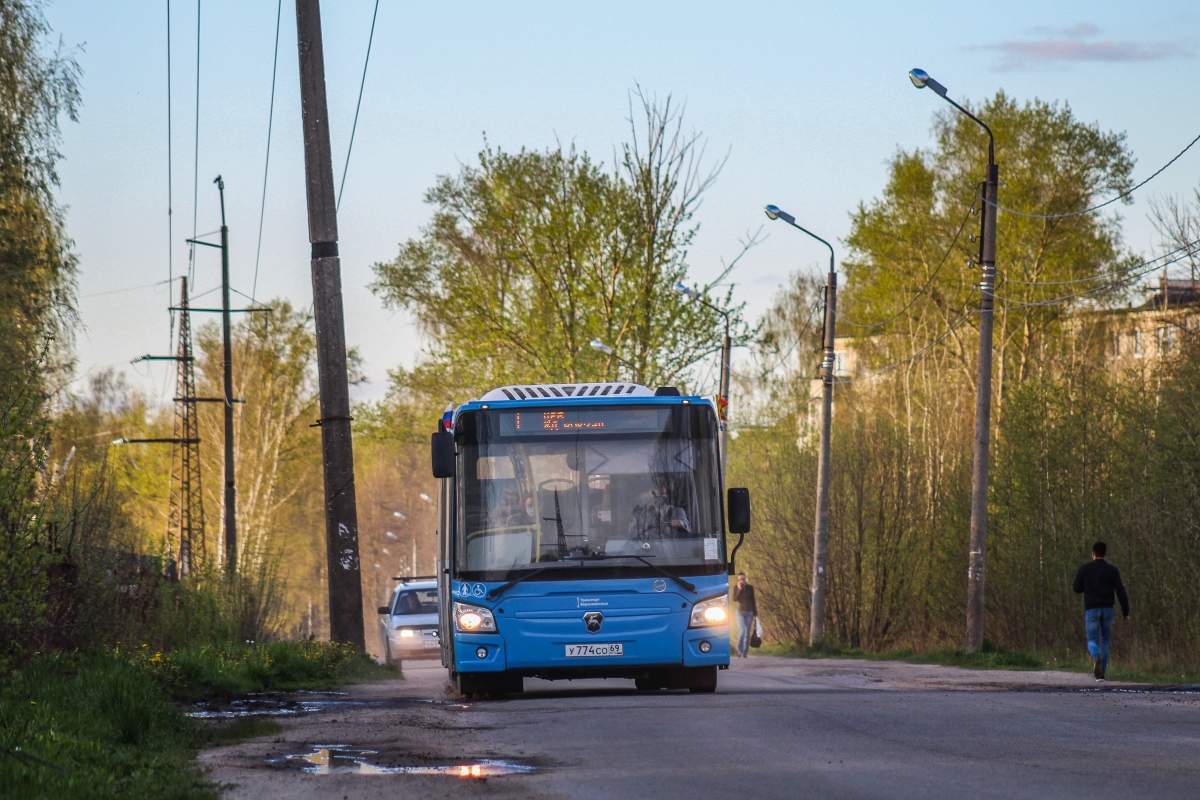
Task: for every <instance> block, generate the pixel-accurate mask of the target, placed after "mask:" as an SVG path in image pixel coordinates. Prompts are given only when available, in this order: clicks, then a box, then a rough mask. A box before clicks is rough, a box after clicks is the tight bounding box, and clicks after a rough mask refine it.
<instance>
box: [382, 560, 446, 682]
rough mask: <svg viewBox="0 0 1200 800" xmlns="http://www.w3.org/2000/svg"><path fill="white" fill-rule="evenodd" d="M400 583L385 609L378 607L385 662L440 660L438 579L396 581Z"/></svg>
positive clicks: (403, 579) (402, 579)
mask: <svg viewBox="0 0 1200 800" xmlns="http://www.w3.org/2000/svg"><path fill="white" fill-rule="evenodd" d="M397 580H399V581H400V584H399V585H398V586H397V587H396V588H395V590H394V591H393V592H392V597H391V600H390V601H389V602H388V604H387V605H386V606H380V607H379V636H380V640H381V643H382V644H383V657H384V660H385V663H388V664H399V663H400V662H401V661H402V660H404V659H414V658H438V657H440V656H441V643H440V641H439V640H438V590H437V579H436V578H397Z"/></svg>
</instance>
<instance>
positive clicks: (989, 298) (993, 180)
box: [908, 69, 1000, 653]
mask: <svg viewBox="0 0 1200 800" xmlns="http://www.w3.org/2000/svg"><path fill="white" fill-rule="evenodd" d="M908 78H909V80H911V81H912V82H913V85H914V86H916V87H917V88H918V89H923V88H925V87H926V86H928V87H929V88H930V89H933V91H934V92H935V93H937V94H938V95H940V96H941V97H942V98H943V99H944V100H945V101H946V102H947V103H949V104H950V105H952V106H954V107H955V108H957V109H958V110H959V111H961V112H962V113H964V114H966V115H967V116H968V117H970V118H971V119H972V120H974V121H975V122H977V123H978V124H979V126H980V127H981V128H983V129H984V130H985V131H987V135H988V163H987V175H986V178H985V180H984V182H983V211H982V213H981V214H980V217H981V219H980V221H979V227H980V236H979V266H980V269H981V272H982V278H981V280H980V282H979V374H978V378H977V380H976V382H975V458H974V465H973V469H972V472H971V552H970V555H969V556H968V560H967V652H968V653H978V652H979V651H980V650H981V649H982V648H983V575H984V552H985V550H986V548H987V490H988V440H989V436H990V431H991V418H992V322H993V319H992V318H993V315H994V312H993V308H994V306H995V297H994V295H993V292H994V291H995V288H996V188H997V185H998V184H999V182H1000V171H999V169H998V168H997V167H996V137H995V136H993V135H992V129H991V128H989V127H988V126H987V125H986V124H985V123H984V122H983V120H981V119H979V117H977V116H975V115H974V114H972V113H971V112H970V111H967V110H966V109H965V108H963V107H962V106H960V105H959V104H958V103H956V102H954V100H952V99H951V98H950V97H949V96H948V95H947V94H946V87H945V86H942V85H941V84H940V83H938V82H937V81H935V80H934V79H933V78H931V77H929V73H928V72H926V71H925V70H923V69H914V70H911V71H910V72H909V73H908Z"/></svg>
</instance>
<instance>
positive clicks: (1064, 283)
mask: <svg viewBox="0 0 1200 800" xmlns="http://www.w3.org/2000/svg"><path fill="white" fill-rule="evenodd" d="M1195 244H1196V242H1187V243H1186V244H1183V245H1180V246H1179V247H1176V248H1175V249H1174V250H1171V251H1169V252H1166V253H1163V254H1162V255H1160V256H1158V257H1157V258H1153V259H1151V260H1150V261H1143V262H1142V263H1141V264H1134V265H1133V266H1130V267H1121V268H1119V269H1115V270H1113V271H1112V272H1107V273H1104V274H1102V275H1092V276H1089V277H1086V278H1072V279H1071V280H1066V281H1016V280H1010V279H1005V280H1004V283H1006V284H1007V283H1013V284H1017V285H1018V286H1068V285H1071V284H1075V283H1090V282H1091V281H1098V280H1103V279H1104V278H1110V277H1114V276H1117V275H1121V274H1123V273H1125V272H1129V271H1131V270H1135V269H1141V268H1142V267H1144V266H1146V265H1147V264H1150V263H1152V262H1154V261H1161V260H1162V259H1164V258H1168V257H1170V256H1173V255H1175V254H1176V253H1178V252H1179V251H1180V250H1189V255H1190V254H1191V251H1190V249H1189V248H1191V247H1192V246H1194V245H1195Z"/></svg>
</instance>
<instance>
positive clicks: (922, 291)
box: [834, 190, 979, 328]
mask: <svg viewBox="0 0 1200 800" xmlns="http://www.w3.org/2000/svg"><path fill="white" fill-rule="evenodd" d="M978 198H979V192H978V190H976V192H975V197H973V198H971V206H970V208H968V209H967V213H966V214H965V215H963V220H962V222H961V223H960V224H959V226H958V230H957V231H955V233H954V238H953V239H951V240H950V246H949V247H947V248H946V252H945V253H944V254H942V260H941V261H939V262H938V265H937V266H936V267H934V270H933V272H932V273H931V274H930V275H929V279H928V280H927V281H925V285H924V286H922V287H921V288H920V289H919V290H917V293H916V294H914V295H913V297H912V299H911V300H909V301H908V303H907V305H905V306H904V308H902V309H900V310H899V311H897V312H896V313H895V314H892V315H891V316H890V317H888V318H887V319H885V320H883V321H881V322H867V323H864V322H855V321H854V320H852V319H848V318H846V317H843V316H842V315H841V314H837V313H835V314H834V316H835V317H837V318H838V319H839V320H841V321H842V322H845V323H846V324H847V325H850V326H853V327H855V328H881V327H883V326H884V325H887V324H888V323H889V322H891V321H892V320H894V319H896V318H897V317H899V316H900V315H901V314H903V313H904V312H905V311H908V310H909V309H910V308H912V307H913V305H914V304H915V303H916V302H917V300H919V299H920V298H921V295H923V294H925V292H926V290H927V289H929V287H930V286H932V285H933V281H934V279H935V278H936V277H937V276H938V272H940V271H941V269H942V266H943V265H944V264H945V263H946V261H947V260H948V259H949V258H950V254H951V253H953V252H954V248H955V246H956V245H957V244H958V238H959V237H960V236H962V232H963V230H964V229H965V228H966V227H967V222H968V221H969V220H970V219H971V215H972V214H973V213H975V200H977V199H978Z"/></svg>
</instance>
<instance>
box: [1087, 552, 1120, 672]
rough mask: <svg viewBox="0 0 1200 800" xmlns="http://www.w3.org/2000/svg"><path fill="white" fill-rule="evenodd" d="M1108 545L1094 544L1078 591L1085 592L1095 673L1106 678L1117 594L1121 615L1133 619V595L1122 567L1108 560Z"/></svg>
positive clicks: (1089, 639)
mask: <svg viewBox="0 0 1200 800" xmlns="http://www.w3.org/2000/svg"><path fill="white" fill-rule="evenodd" d="M1107 555H1108V545H1106V544H1105V543H1104V542H1096V543H1095V544H1094V545H1092V560H1091V561H1089V562H1088V563H1086V564H1084V565H1083V566H1081V567H1080V568H1079V571H1078V572H1076V573H1075V586H1074V588H1075V594H1082V595H1083V607H1084V609H1085V610H1084V620H1085V622H1086V624H1087V646H1088V654H1089V655H1090V656H1091V657H1092V673H1093V674H1094V675H1095V676H1096V680H1098V681H1102V680H1104V674H1105V673H1106V672H1107V671H1108V642H1109V639H1110V638H1111V636H1112V624H1113V595H1114V594H1115V595H1116V599H1117V600H1120V601H1121V615H1122V616H1123V617H1125V621H1126V622H1129V596H1128V595H1127V594H1125V584H1123V583H1122V582H1121V571H1120V570H1119V569H1117V568H1116V567H1114V566H1113V565H1112V564H1109V563H1108V561H1107V560H1106V558H1105V557H1106V556H1107Z"/></svg>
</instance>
